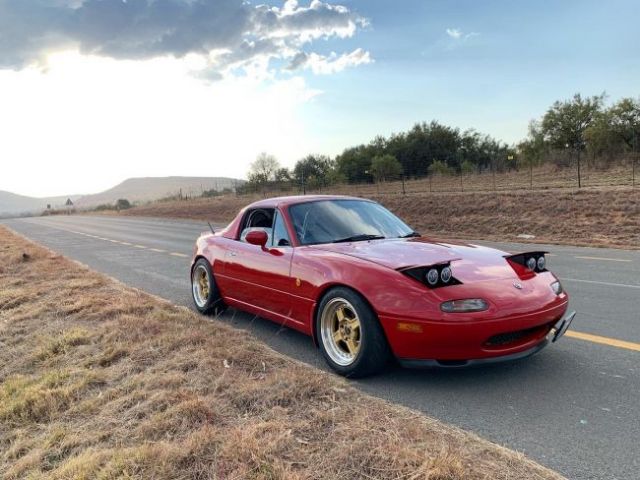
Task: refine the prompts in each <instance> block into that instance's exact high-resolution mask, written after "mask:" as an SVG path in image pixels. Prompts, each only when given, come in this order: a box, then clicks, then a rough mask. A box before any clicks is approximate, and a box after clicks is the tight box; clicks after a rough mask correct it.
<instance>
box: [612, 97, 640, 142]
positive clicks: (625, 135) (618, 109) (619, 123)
mask: <svg viewBox="0 0 640 480" xmlns="http://www.w3.org/2000/svg"><path fill="white" fill-rule="evenodd" d="M607 113H608V116H609V120H610V122H611V127H612V129H613V131H614V132H615V134H616V135H617V136H618V137H619V138H620V139H621V140H622V141H623V142H624V143H625V145H626V146H627V147H628V149H629V150H631V151H633V152H637V151H638V150H639V149H640V98H639V99H634V98H623V99H622V100H620V101H618V103H616V104H615V105H613V106H612V107H611V108H610V109H609V110H608V111H607Z"/></svg>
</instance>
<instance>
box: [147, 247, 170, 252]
mask: <svg viewBox="0 0 640 480" xmlns="http://www.w3.org/2000/svg"><path fill="white" fill-rule="evenodd" d="M149 250H151V251H152V252H158V253H167V251H166V250H162V249H161V248H150V249H149Z"/></svg>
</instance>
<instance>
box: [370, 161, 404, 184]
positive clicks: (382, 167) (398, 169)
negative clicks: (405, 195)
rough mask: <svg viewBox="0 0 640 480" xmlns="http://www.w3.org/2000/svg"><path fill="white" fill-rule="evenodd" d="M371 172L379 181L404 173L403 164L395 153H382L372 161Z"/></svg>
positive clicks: (392, 178) (395, 177)
mask: <svg viewBox="0 0 640 480" xmlns="http://www.w3.org/2000/svg"><path fill="white" fill-rule="evenodd" d="M371 173H372V174H373V176H374V178H375V179H376V181H377V182H384V181H386V180H394V179H397V178H398V177H399V176H400V175H401V174H402V165H401V164H400V162H399V161H398V159H397V158H396V157H394V156H393V155H389V154H387V155H382V156H379V157H375V158H374V159H373V160H372V161H371Z"/></svg>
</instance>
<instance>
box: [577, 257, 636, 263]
mask: <svg viewBox="0 0 640 480" xmlns="http://www.w3.org/2000/svg"><path fill="white" fill-rule="evenodd" d="M576 258H581V259H583V260H602V261H605V262H631V260H626V259H622V258H606V257H581V256H576Z"/></svg>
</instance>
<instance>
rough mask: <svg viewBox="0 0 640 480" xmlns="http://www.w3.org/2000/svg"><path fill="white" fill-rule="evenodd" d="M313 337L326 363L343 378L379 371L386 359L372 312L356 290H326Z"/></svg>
mask: <svg viewBox="0 0 640 480" xmlns="http://www.w3.org/2000/svg"><path fill="white" fill-rule="evenodd" d="M316 338H317V339H318V343H319V344H320V350H321V352H322V355H323V356H324V358H325V360H326V361H327V363H328V364H329V366H330V367H331V368H332V369H334V370H335V371H336V372H337V373H339V374H340V375H344V376H346V377H354V378H355V377H364V376H367V375H372V374H375V373H378V372H380V371H381V370H382V369H383V368H384V367H385V365H386V364H387V362H388V360H389V356H390V355H389V346H388V344H387V339H386V337H385V335H384V332H383V331H382V327H381V326H380V323H379V321H378V318H377V317H376V315H375V313H374V312H373V310H372V309H371V307H370V306H369V305H368V304H367V302H366V301H365V300H364V299H363V298H362V297H361V296H360V295H359V294H357V293H356V292H354V291H353V290H350V289H348V288H344V287H337V288H333V289H331V290H329V292H327V293H326V294H325V296H324V297H323V298H322V301H321V302H320V305H319V307H318V314H317V318H316Z"/></svg>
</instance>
